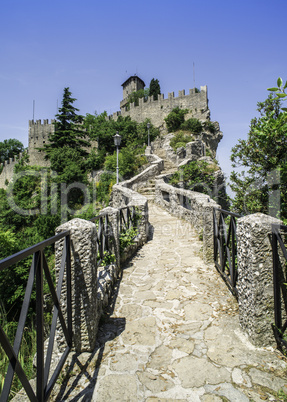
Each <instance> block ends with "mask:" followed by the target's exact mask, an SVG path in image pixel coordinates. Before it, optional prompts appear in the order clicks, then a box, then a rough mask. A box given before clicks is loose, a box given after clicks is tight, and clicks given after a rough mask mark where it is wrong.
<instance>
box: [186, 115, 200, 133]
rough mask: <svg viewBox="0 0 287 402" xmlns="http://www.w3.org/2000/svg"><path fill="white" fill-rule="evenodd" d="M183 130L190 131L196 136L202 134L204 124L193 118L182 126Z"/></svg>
mask: <svg viewBox="0 0 287 402" xmlns="http://www.w3.org/2000/svg"><path fill="white" fill-rule="evenodd" d="M181 128H182V129H183V130H188V131H190V132H192V133H194V134H199V133H201V132H202V124H201V122H200V121H199V120H198V119H195V118H191V119H188V120H186V121H185V122H183V123H182V124H181Z"/></svg>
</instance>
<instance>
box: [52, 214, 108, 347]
mask: <svg viewBox="0 0 287 402" xmlns="http://www.w3.org/2000/svg"><path fill="white" fill-rule="evenodd" d="M66 230H70V233H71V234H70V236H71V279H72V325H73V333H74V338H73V346H74V348H75V350H76V352H84V351H88V352H92V351H93V350H94V348H95V344H96V336H97V331H98V323H99V319H100V312H99V311H98V301H97V242H96V239H97V231H96V225H95V224H94V223H92V222H89V221H86V220H83V219H79V218H76V219H73V220H71V221H69V222H66V223H64V224H63V225H61V226H59V227H58V228H57V229H56V234H58V233H61V232H64V231H66ZM63 244H64V242H63V240H60V241H59V242H58V243H57V244H56V251H55V266H56V277H57V279H58V276H59V270H60V267H61V258H62V249H63ZM61 308H62V309H63V312H64V316H65V314H66V310H67V306H66V288H65V283H64V284H63V288H62V295H61ZM57 338H58V339H57V341H58V344H59V347H61V345H63V338H64V336H63V334H62V331H61V328H60V327H58V336H57Z"/></svg>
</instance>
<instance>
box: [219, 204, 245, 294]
mask: <svg viewBox="0 0 287 402" xmlns="http://www.w3.org/2000/svg"><path fill="white" fill-rule="evenodd" d="M237 218H240V215H239V214H235V213H233V212H229V211H225V210H223V209H219V208H213V239H214V263H215V266H216V268H217V270H218V271H219V273H220V274H221V276H222V277H223V279H224V280H225V282H226V283H227V286H228V288H229V289H230V291H231V292H232V293H233V294H234V295H235V296H236V297H237V289H236V282H237V236H236V219H237Z"/></svg>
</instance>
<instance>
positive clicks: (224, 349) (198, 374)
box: [57, 204, 287, 402]
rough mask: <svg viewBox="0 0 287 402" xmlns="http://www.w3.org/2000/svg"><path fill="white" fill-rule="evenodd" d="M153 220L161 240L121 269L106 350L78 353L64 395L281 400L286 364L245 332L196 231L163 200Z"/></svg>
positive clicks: (103, 332) (104, 336) (101, 342)
mask: <svg viewBox="0 0 287 402" xmlns="http://www.w3.org/2000/svg"><path fill="white" fill-rule="evenodd" d="M150 222H151V224H152V225H153V229H154V232H153V239H152V240H151V241H149V242H148V243H147V244H145V245H144V246H143V247H142V249H141V250H139V252H138V253H137V255H136V256H135V257H134V258H133V259H132V260H131V261H130V262H129V263H128V264H127V266H126V267H125V269H124V270H123V277H122V280H121V282H120V284H119V289H118V294H117V298H116V300H115V305H114V309H113V314H112V315H111V316H109V317H107V318H106V319H105V320H104V321H103V322H102V324H101V327H100V332H99V339H98V348H97V349H96V350H95V352H94V353H93V354H88V353H83V354H81V355H80V356H74V357H73V358H71V360H70V364H69V370H70V371H69V374H68V378H69V380H68V382H66V384H64V383H63V384H62V386H61V387H60V390H61V392H59V394H58V398H57V400H63V401H64V400H69V401H78V400H83V401H91V400H92V401H95V402H103V401H105V402H106V401H147V402H152V401H153V402H155V401H162V402H163V401H170V402H171V401H192V402H197V401H198V402H199V401H205V402H208V401H215V402H216V401H222V400H224V401H232V402H235V401H240V402H245V401H255V402H259V401H262V400H280V399H279V397H278V395H279V394H278V391H279V390H280V389H283V388H284V389H285V391H286V389H287V388H286V387H285V384H287V380H286V367H287V365H286V363H285V360H284V358H283V357H282V356H280V354H279V353H278V352H276V351H274V350H273V349H271V348H269V349H263V348H262V349H258V348H255V347H254V346H252V345H251V344H250V343H249V341H248V340H247V338H246V337H245V336H244V334H243V332H242V331H241V329H240V327H239V322H238V313H237V303H236V301H235V300H234V298H233V296H232V295H231V294H230V293H229V291H228V289H227V288H226V285H225V284H224V282H223V281H222V279H221V277H220V276H219V274H218V273H217V271H216V270H215V268H214V266H212V265H210V266H209V265H206V264H205V263H204V262H203V260H202V258H201V244H202V243H201V242H200V241H199V239H198V236H197V234H196V233H195V232H194V231H193V229H192V228H191V226H190V225H189V224H188V223H187V222H185V221H182V220H180V219H177V218H175V217H172V216H171V215H170V214H169V213H168V212H166V211H164V210H162V209H161V208H159V207H158V206H156V205H155V204H150ZM286 386H287V385H286ZM280 392H281V391H280ZM286 392H287V391H286Z"/></svg>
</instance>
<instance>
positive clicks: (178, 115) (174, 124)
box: [164, 107, 188, 133]
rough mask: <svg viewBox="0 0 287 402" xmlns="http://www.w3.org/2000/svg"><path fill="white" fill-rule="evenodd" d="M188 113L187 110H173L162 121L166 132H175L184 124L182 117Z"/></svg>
mask: <svg viewBox="0 0 287 402" xmlns="http://www.w3.org/2000/svg"><path fill="white" fill-rule="evenodd" d="M187 112H188V110H187V109H180V108H179V107H176V108H174V109H173V110H172V111H171V112H170V113H169V114H168V115H167V117H166V118H165V119H164V120H165V122H166V125H167V129H168V132H169V133H171V132H173V131H177V130H179V129H180V127H181V125H182V123H184V115H185V114H186V113H187Z"/></svg>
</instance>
